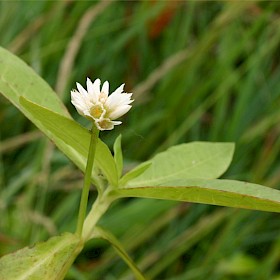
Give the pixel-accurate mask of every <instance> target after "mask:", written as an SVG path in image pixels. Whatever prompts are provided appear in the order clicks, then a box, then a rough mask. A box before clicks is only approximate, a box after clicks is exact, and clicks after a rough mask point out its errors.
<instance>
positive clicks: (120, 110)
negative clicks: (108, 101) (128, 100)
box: [109, 105, 131, 120]
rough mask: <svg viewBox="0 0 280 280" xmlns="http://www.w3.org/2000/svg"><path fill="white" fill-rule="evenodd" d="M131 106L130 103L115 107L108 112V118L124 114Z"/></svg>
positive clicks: (113, 118)
mask: <svg viewBox="0 0 280 280" xmlns="http://www.w3.org/2000/svg"><path fill="white" fill-rule="evenodd" d="M130 108H131V105H123V106H119V107H116V108H115V110H114V111H112V112H110V115H109V118H110V119H112V120H115V119H118V118H119V117H121V116H123V115H124V114H126V113H127V112H128V111H129V110H130Z"/></svg>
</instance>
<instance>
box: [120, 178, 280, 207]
mask: <svg viewBox="0 0 280 280" xmlns="http://www.w3.org/2000/svg"><path fill="white" fill-rule="evenodd" d="M117 192H118V194H119V196H120V197H145V198H157V199H168V200H178V201H187V202H195V203H204V204H212V205H220V206H228V207H236V208H244V209H251V210H262V211H270V212H280V191H279V190H275V189H271V188H268V187H264V186H261V185H257V184H251V183H246V182H240V181H234V180H218V179H216V180H207V179H183V180H173V181H166V182H164V183H161V184H154V185H143V186H137V187H136V186H134V185H131V186H130V185H129V184H128V185H127V186H126V187H125V188H120V189H118V190H117Z"/></svg>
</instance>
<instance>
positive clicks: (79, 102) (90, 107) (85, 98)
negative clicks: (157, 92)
mask: <svg viewBox="0 0 280 280" xmlns="http://www.w3.org/2000/svg"><path fill="white" fill-rule="evenodd" d="M100 85H101V81H100V79H96V80H95V81H94V82H92V81H91V80H90V79H89V78H87V90H85V89H84V88H83V87H82V86H81V85H80V84H79V83H77V89H78V90H72V91H71V102H72V104H73V105H74V106H75V107H76V109H77V111H78V112H79V114H80V115H82V116H84V117H86V118H87V119H89V120H91V121H94V122H95V125H96V126H97V128H98V129H99V130H111V129H113V128H114V126H115V125H119V124H121V123H122V122H120V121H115V119H118V118H119V117H121V116H122V115H124V114H125V113H127V112H128V111H129V110H130V108H131V105H129V104H131V103H132V102H133V100H132V99H131V96H132V93H126V92H123V88H124V84H122V85H121V86H120V87H118V88H117V89H116V90H115V91H114V92H113V93H112V94H110V95H109V83H108V81H106V82H105V83H104V84H103V85H102V88H101V90H100Z"/></svg>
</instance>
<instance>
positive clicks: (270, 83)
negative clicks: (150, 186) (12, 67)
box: [0, 1, 280, 280]
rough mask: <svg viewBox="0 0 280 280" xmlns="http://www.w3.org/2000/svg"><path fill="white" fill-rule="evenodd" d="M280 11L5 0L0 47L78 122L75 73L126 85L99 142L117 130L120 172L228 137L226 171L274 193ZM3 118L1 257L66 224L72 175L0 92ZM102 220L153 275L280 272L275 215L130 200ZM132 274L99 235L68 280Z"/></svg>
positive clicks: (70, 217)
mask: <svg viewBox="0 0 280 280" xmlns="http://www.w3.org/2000/svg"><path fill="white" fill-rule="evenodd" d="M279 12H280V3H278V2H277V1H266V2H261V1H248V2H246V1H244V2H243V1H240V2H238V1H234V2H231V1H229V2H227V1H223V2H195V1H193V2H192V1H129V2H125V1H120V2H117V1H113V2H109V1H101V2H95V1H78V2H75V1H38V2H34V1H13V2H11V1H2V2H0V34H1V36H0V44H1V46H3V47H5V48H7V49H9V50H10V51H12V52H13V53H15V54H17V55H19V56H20V57H21V58H22V59H24V60H25V61H26V62H27V63H28V64H30V65H31V66H32V67H33V68H34V69H35V70H36V71H37V73H39V75H41V76H42V77H43V78H44V79H46V80H47V81H48V83H49V84H50V85H51V86H52V87H53V88H54V89H55V90H56V91H57V93H58V95H59V96H60V98H62V99H63V101H64V102H65V103H66V104H67V107H68V108H69V111H70V112H71V114H72V115H74V116H75V118H76V119H77V120H78V121H79V122H80V123H82V124H83V125H85V126H87V125H88V123H86V121H84V120H82V118H80V117H79V116H78V115H77V113H76V112H75V110H74V107H73V106H72V105H71V104H70V94H69V91H70V89H72V88H74V87H75V82H76V81H78V82H80V83H82V84H85V79H86V77H87V76H88V77H91V78H92V79H94V78H97V77H100V78H101V79H102V80H103V81H105V80H109V81H110V85H111V89H115V88H116V87H117V86H119V84H120V83H122V82H125V83H126V87H125V89H126V90H127V91H128V92H133V93H134V99H135V102H134V106H133V109H132V110H131V111H130V112H129V114H127V116H126V117H125V118H124V119H123V122H124V125H122V126H120V127H118V128H116V129H115V130H114V131H113V132H112V133H107V132H105V133H102V134H101V138H102V139H103V140H104V141H105V142H106V143H108V144H109V145H110V146H112V143H113V141H114V139H115V138H116V137H117V135H118V134H120V133H122V135H123V147H124V157H125V168H126V170H129V169H130V168H131V167H132V166H134V165H135V164H136V163H137V162H141V161H143V160H146V159H148V158H150V157H151V156H152V155H154V154H155V153H156V152H158V151H162V150H164V149H166V148H167V147H169V146H172V145H174V144H178V143H183V142H189V141H193V140H200V141H201V140H203V141H219V142H221V141H234V142H236V144H237V146H236V152H235V156H234V160H233V163H232V165H231V167H230V169H229V171H228V172H227V174H226V175H225V176H224V177H227V178H231V179H241V180H246V181H250V182H254V183H260V184H263V185H267V186H269V187H273V188H279V183H280V176H279V174H280V173H279V169H280V162H279V159H278V155H279V149H280V140H279V137H278V136H279V132H280V131H279V124H278V123H279V120H280V111H279V109H278V107H279V103H280V87H278V86H277V85H278V81H279V80H280V79H279V78H280V65H279V43H280V29H279V23H280V19H279ZM0 71H1V69H0ZM14 74H15V76H16V73H14ZM38 94H40V93H38ZM0 124H1V125H0V141H1V143H0V153H1V157H0V216H1V219H0V255H3V254H6V253H8V252H11V251H13V250H16V249H18V248H21V247H23V246H26V245H31V244H33V243H34V242H36V241H38V240H45V239H47V238H48V237H49V236H51V235H54V234H57V233H60V232H64V231H71V230H73V229H74V227H75V223H76V213H77V209H78V201H79V194H80V188H81V186H82V174H81V173H80V172H79V171H78V170H77V168H75V167H74V166H73V165H72V164H71V163H70V162H69V160H68V159H67V158H65V157H64V156H63V155H62V154H61V153H60V152H59V151H58V150H57V149H55V147H53V145H52V144H51V143H50V142H49V141H48V140H47V139H45V137H43V136H42V134H41V133H40V132H38V130H37V129H36V128H35V127H34V126H33V125H32V124H31V123H30V122H29V121H28V120H27V119H26V118H25V117H24V116H23V115H22V114H21V113H20V112H19V111H18V110H17V109H16V108H15V107H14V106H12V105H11V104H10V103H9V102H8V101H7V100H5V99H4V98H3V97H2V96H0ZM95 195H96V192H95V190H94V189H93V190H92V192H91V199H92V200H94V197H95ZM101 224H102V225H103V226H104V227H106V228H109V229H111V230H112V231H113V232H114V233H115V234H116V235H117V236H119V238H120V239H121V240H122V241H123V242H124V245H125V247H126V248H127V249H128V250H129V252H130V253H131V255H132V257H133V258H134V259H135V260H136V262H137V263H138V264H139V266H140V267H141V268H142V269H143V270H144V272H145V273H146V274H147V275H149V276H150V277H151V278H153V279H174V280H175V279H176V280H177V279H182V280H183V279H280V269H279V267H280V266H279V263H280V253H279V252H280V240H279V232H280V221H279V215H278V214H273V213H262V212H257V211H247V210H235V209H227V208H223V207H214V206H206V205H191V204H187V203H177V202H170V201H164V200H162V201H160V200H146V199H127V200H125V201H120V202H118V203H116V204H114V206H113V207H112V208H111V209H110V210H109V212H108V213H107V214H106V216H105V217H104V219H102V221H101ZM129 277H131V274H130V273H129V272H128V268H127V266H126V265H125V264H124V263H123V262H122V261H121V260H120V259H119V258H118V257H117V256H116V255H115V253H114V251H113V250H112V249H111V247H110V246H108V245H107V244H106V243H104V242H103V241H98V240H97V241H92V242H90V243H89V244H88V245H87V247H86V249H84V251H83V252H82V254H81V255H80V256H79V258H78V259H77V261H76V263H75V265H74V267H73V268H72V269H71V271H70V273H69V276H68V278H67V279H78V280H79V279H81V280H83V279H129Z"/></svg>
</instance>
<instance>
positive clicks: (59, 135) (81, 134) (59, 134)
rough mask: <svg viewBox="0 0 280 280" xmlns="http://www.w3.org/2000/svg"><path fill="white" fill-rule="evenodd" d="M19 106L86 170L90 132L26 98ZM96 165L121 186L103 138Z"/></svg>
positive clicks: (99, 146)
mask: <svg viewBox="0 0 280 280" xmlns="http://www.w3.org/2000/svg"><path fill="white" fill-rule="evenodd" d="M20 104H21V105H22V107H23V108H24V109H25V110H26V112H28V115H29V116H31V117H30V118H31V119H32V120H33V122H34V123H35V124H36V125H37V126H38V128H39V129H41V130H42V131H43V132H44V133H45V134H46V135H47V136H48V137H49V138H50V139H51V140H52V141H54V142H55V144H56V145H57V146H58V148H59V149H60V150H61V151H63V152H64V153H65V154H66V155H67V156H68V157H69V158H70V159H71V160H73V161H74V162H75V163H76V164H77V165H78V166H79V167H80V168H81V169H82V170H85V165H86V159H87V154H88V149H89V142H90V133H89V131H88V130H86V129H85V128H83V127H82V126H80V125H79V124H78V123H77V122H75V121H73V120H71V119H69V118H67V117H64V116H62V115H60V114H57V113H55V112H52V111H50V110H48V109H47V108H44V107H41V106H39V105H37V104H34V103H32V102H30V101H28V100H27V99H25V98H24V97H21V98H20ZM95 164H96V165H97V167H99V168H100V169H101V170H102V172H103V173H104V175H105V176H106V178H107V179H108V181H109V182H110V183H111V184H112V185H114V186H116V185H117V184H118V175H117V169H116V165H115V162H114V159H113V156H112V154H111V152H110V150H109V148H108V147H107V146H106V145H105V144H104V143H103V142H102V141H101V140H100V139H99V140H98V143H97V149H96V155H95Z"/></svg>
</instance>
